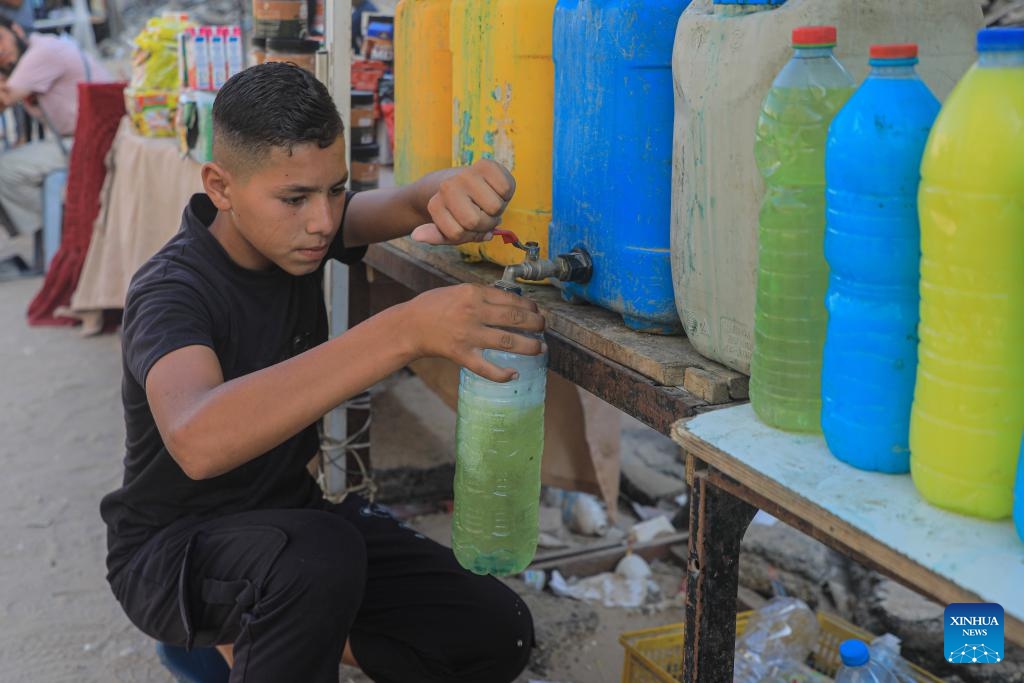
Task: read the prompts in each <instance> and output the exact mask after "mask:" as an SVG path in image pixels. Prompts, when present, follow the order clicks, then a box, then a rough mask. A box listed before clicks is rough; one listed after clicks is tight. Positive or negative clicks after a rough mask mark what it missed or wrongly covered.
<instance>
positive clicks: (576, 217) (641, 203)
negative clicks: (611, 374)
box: [550, 0, 689, 334]
mask: <svg viewBox="0 0 1024 683" xmlns="http://www.w3.org/2000/svg"><path fill="white" fill-rule="evenodd" d="M688 1H689V0H655V1H653V2H651V1H644V0H559V2H558V5H557V6H556V7H555V20H554V61H555V121H554V149H555V153H554V189H553V193H554V194H553V205H552V222H551V230H550V240H551V250H552V252H553V253H564V252H568V251H571V250H572V249H574V248H576V247H582V248H583V249H585V250H586V251H587V253H589V254H590V256H591V258H592V259H593V261H594V275H593V277H592V278H591V280H590V282H588V283H587V284H585V285H580V284H575V283H564V284H561V283H560V284H559V286H560V287H562V292H563V294H564V295H565V297H566V298H567V299H570V300H572V299H585V300H587V301H590V302H592V303H595V304H598V305H600V306H604V307H605V308H609V309H611V310H613V311H615V312H617V313H619V314H621V315H622V316H623V319H624V321H625V323H626V325H627V326H629V327H630V328H632V329H635V330H641V331H644V332H654V333H658V334H676V333H679V332H680V331H681V330H682V326H681V325H680V323H679V314H678V313H677V312H676V307H675V299H674V297H673V294H672V268H671V263H670V259H669V251H668V248H669V210H670V206H671V191H672V178H671V173H672V115H673V102H672V97H673V95H672V43H673V40H674V38H675V28H676V24H677V23H678V21H679V15H680V14H682V11H683V9H685V7H686V5H687V3H688ZM624 45H631V46H632V48H631V49H628V50H626V49H623V46H624ZM641 274H642V275H641Z"/></svg>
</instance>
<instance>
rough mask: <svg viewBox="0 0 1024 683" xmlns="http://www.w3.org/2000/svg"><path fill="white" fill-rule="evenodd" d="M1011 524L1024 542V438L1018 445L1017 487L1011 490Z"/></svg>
mask: <svg viewBox="0 0 1024 683" xmlns="http://www.w3.org/2000/svg"><path fill="white" fill-rule="evenodd" d="M1013 523H1014V525H1015V526H1016V527H1017V535H1018V536H1020V540H1021V541H1022V542H1024V438H1022V439H1021V444H1020V458H1018V459H1017V485H1016V486H1015V487H1014V489H1013Z"/></svg>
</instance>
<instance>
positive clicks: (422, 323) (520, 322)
mask: <svg viewBox="0 0 1024 683" xmlns="http://www.w3.org/2000/svg"><path fill="white" fill-rule="evenodd" d="M408 305H409V306H410V312H411V319H412V325H413V335H414V336H413V340H414V344H415V345H416V347H415V353H416V356H417V357H429V356H434V357H441V358H447V359H448V360H451V361H453V362H454V363H456V364H458V365H460V366H462V367H464V368H466V369H467V370H470V371H472V372H475V373H476V374H478V375H480V376H481V377H485V378H486V379H489V380H491V381H494V382H507V381H509V380H511V379H514V378H515V372H514V371H513V370H511V369H508V368H500V367H498V366H496V365H494V364H493V363H490V362H488V361H486V360H484V356H483V349H498V350H501V351H509V352H511V353H519V354H523V355H528V356H535V355H537V354H538V353H540V352H541V349H542V347H541V342H540V340H537V339H532V338H530V337H525V336H523V335H521V334H515V333H513V332H509V331H508V330H506V329H497V328H499V327H502V328H509V329H513V328H514V329H518V330H523V331H524V332H542V331H543V330H544V317H543V316H542V315H541V314H540V312H539V311H538V309H537V304H535V303H533V302H532V301H530V300H529V299H525V298H523V297H521V296H517V295H515V294H512V293H509V292H505V291H502V290H500V289H497V288H495V287H485V286H482V285H470V284H463V285H455V286H453V287H442V288H440V289H433V290H430V291H428V292H424V293H423V294H420V295H419V296H417V297H416V298H415V299H413V300H412V301H410V302H409V304H408Z"/></svg>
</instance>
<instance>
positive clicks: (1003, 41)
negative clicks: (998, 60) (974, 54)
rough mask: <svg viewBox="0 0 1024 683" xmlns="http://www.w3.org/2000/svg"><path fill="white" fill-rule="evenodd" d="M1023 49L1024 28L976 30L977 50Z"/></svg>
mask: <svg viewBox="0 0 1024 683" xmlns="http://www.w3.org/2000/svg"><path fill="white" fill-rule="evenodd" d="M999 50H1007V51H1012V50H1024V28H1020V27H1009V26H1006V27H1000V28H983V29H981V30H980V31H978V52H995V51H999Z"/></svg>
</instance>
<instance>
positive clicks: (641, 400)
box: [366, 243, 709, 435]
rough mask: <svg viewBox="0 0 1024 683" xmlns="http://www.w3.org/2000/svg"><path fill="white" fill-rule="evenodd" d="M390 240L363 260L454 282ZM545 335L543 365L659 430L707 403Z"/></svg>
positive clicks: (406, 281) (416, 286)
mask: <svg viewBox="0 0 1024 683" xmlns="http://www.w3.org/2000/svg"><path fill="white" fill-rule="evenodd" d="M393 244H394V243H389V244H387V245H373V246H372V247H370V249H369V251H368V252H367V255H366V262H367V263H368V265H370V266H371V267H373V268H374V269H376V270H378V271H380V273H382V274H384V275H386V276H388V277H389V278H392V279H393V280H396V281H397V282H399V283H401V284H402V285H404V286H406V287H408V288H410V289H412V290H414V291H418V292H421V291H425V290H428V289H433V288H435V287H443V286H446V285H451V284H456V283H458V282H459V279H458V278H457V277H456V276H455V275H452V274H449V273H447V272H445V271H443V270H441V269H440V268H438V267H437V266H436V265H435V264H434V263H431V262H427V261H423V260H419V259H418V258H417V257H416V256H415V255H413V254H409V253H406V252H405V251H403V250H400V249H395V248H392V245H393ZM546 335H547V344H548V366H549V367H550V368H551V369H552V370H554V371H555V372H557V373H558V374H560V375H562V376H563V377H565V378H566V379H568V380H569V381H571V382H573V383H575V384H577V385H578V386H580V387H581V388H583V389H586V390H587V391H589V392H590V393H592V394H594V395H595V396H597V397H598V398H600V399H602V400H604V401H606V402H608V403H610V404H611V405H613V406H615V407H616V408H618V409H619V410H621V411H623V412H625V413H627V414H629V415H632V416H633V417H635V418H637V419H638V420H640V421H641V422H644V423H645V424H647V425H648V426H650V427H652V428H653V429H656V430H658V431H659V432H661V433H662V434H665V435H670V434H671V430H672V425H673V424H674V423H675V422H676V420H679V419H680V418H684V417H691V416H693V415H695V414H696V413H697V411H698V410H700V409H704V408H708V407H709V404H708V403H707V402H706V401H702V400H701V399H699V398H697V397H695V396H693V395H692V394H690V393H689V392H688V391H686V390H685V389H682V388H679V387H675V386H662V385H660V384H658V383H657V382H656V381H654V380H653V379H650V378H648V377H645V376H643V375H642V374H641V373H639V372H637V371H635V370H633V369H631V368H628V367H625V366H624V365H622V364H620V363H617V362H615V361H614V360H611V359H608V358H607V357H604V356H601V355H600V354H598V353H596V352H594V351H593V350H591V349H589V348H586V347H584V346H582V345H580V344H579V343H577V342H575V341H572V340H570V339H568V338H566V337H565V336H563V335H562V334H560V333H558V332H556V331H554V330H552V329H549V330H548V331H547V333H546Z"/></svg>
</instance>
